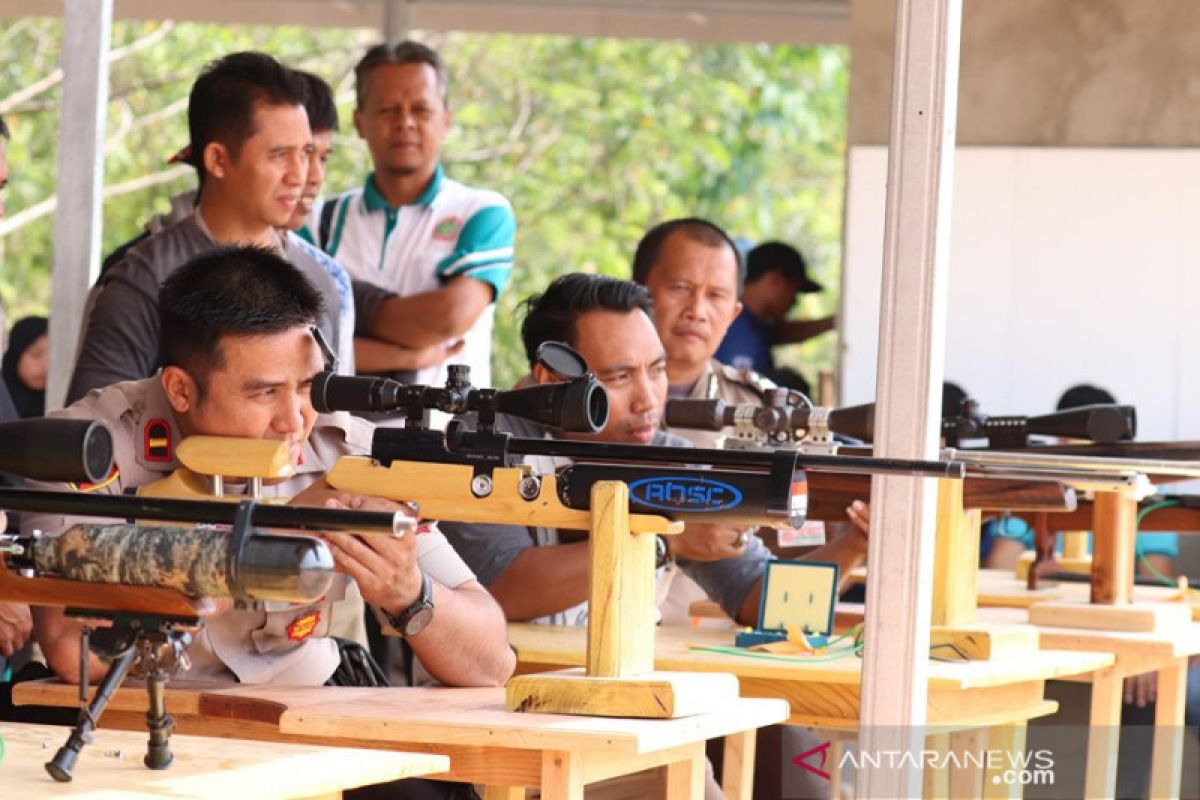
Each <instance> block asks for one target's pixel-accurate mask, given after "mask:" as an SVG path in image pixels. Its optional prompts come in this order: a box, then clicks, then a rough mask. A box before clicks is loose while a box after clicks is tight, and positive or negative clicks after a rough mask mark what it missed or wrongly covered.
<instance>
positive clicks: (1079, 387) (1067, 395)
mask: <svg viewBox="0 0 1200 800" xmlns="http://www.w3.org/2000/svg"><path fill="white" fill-rule="evenodd" d="M1116 402H1117V398H1115V397H1113V395H1112V392H1110V391H1108V390H1107V389H1102V388H1100V387H1099V386H1093V385H1092V384H1090V383H1080V384H1076V385H1075V386H1072V387H1071V388H1069V389H1067V390H1066V391H1065V392H1063V394H1062V397H1060V398H1058V403H1057V404H1055V406H1054V410H1055V411H1066V410H1067V409H1068V408H1080V407H1082V406H1094V405H1101V404H1103V405H1112V404H1114V403H1116Z"/></svg>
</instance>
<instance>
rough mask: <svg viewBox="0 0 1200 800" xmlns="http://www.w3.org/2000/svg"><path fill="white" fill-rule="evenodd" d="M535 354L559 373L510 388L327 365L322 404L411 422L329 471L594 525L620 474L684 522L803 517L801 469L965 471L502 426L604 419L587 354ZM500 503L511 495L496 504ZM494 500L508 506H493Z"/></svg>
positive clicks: (643, 504)
mask: <svg viewBox="0 0 1200 800" xmlns="http://www.w3.org/2000/svg"><path fill="white" fill-rule="evenodd" d="M538 357H539V359H540V360H541V361H542V363H543V364H545V365H547V369H549V370H550V371H551V372H552V373H554V374H555V375H556V376H557V377H560V378H562V379H563V380H562V382H559V383H551V384H544V385H539V386H531V387H528V388H522V389H514V390H511V391H500V390H496V389H476V388H474V387H472V386H471V385H470V381H469V371H468V368H466V367H463V366H459V365H454V366H452V367H451V369H450V376H449V378H448V379H447V382H446V386H445V387H444V388H433V387H427V386H404V385H402V384H399V383H396V382H395V381H391V380H388V379H386V378H352V377H343V376H338V375H335V374H333V373H329V372H325V373H321V374H320V375H318V376H317V378H316V379H315V380H314V381H313V388H312V398H313V405H314V407H315V408H316V409H317V410H318V411H322V412H329V411H339V410H340V411H352V412H368V411H370V412H390V413H397V412H399V413H400V414H402V415H403V416H404V418H405V425H404V427H403V428H377V429H376V431H375V435H374V440H373V442H372V447H371V457H370V458H362V457H359V458H353V457H352V458H343V459H341V460H340V461H339V462H338V464H337V465H336V466H335V467H334V469H333V470H332V471H331V472H330V474H329V482H330V484H331V485H332V486H334V487H335V488H339V489H346V490H350V491H356V492H361V493H364V494H373V495H382V496H385V497H390V498H391V499H394V500H412V501H417V503H418V505H419V506H420V508H421V513H422V515H423V516H426V517H430V518H434V519H446V520H456V521H463V522H497V523H499V522H507V523H510V524H528V525H541V526H546V527H563V528H580V527H583V528H586V527H587V525H586V524H582V525H581V524H580V523H586V519H587V517H586V513H587V512H588V511H589V510H590V497H591V489H592V487H593V486H594V485H595V484H596V483H598V482H600V481H610V480H619V481H623V482H625V483H626V484H628V486H629V498H630V500H629V511H630V512H631V513H633V514H650V515H661V516H666V517H667V518H669V519H671V520H676V521H681V522H689V521H698V522H716V523H723V524H734V525H767V526H776V527H796V526H798V525H800V524H802V523H803V521H804V518H805V514H806V512H807V491H806V482H805V476H806V473H849V474H855V473H868V474H870V473H884V474H918V475H932V476H937V477H961V476H962V473H963V469H962V466H961V465H960V464H957V463H955V462H928V461H912V460H904V459H883V458H873V457H869V456H838V455H821V454H811V455H810V454H805V453H800V452H797V451H793V450H775V451H770V452H764V451H757V450H744V451H734V450H722V449H703V448H682V447H667V446H652V445H637V444H614V443H609V442H600V441H588V440H581V439H565V438H560V439H534V438H520V437H516V436H513V435H511V434H509V433H507V432H504V431H501V430H498V429H497V415H498V414H508V415H511V416H516V417H523V418H525V419H529V420H533V421H536V422H539V423H542V424H544V425H547V426H549V427H551V428H553V429H556V430H558V431H561V432H564V433H583V434H591V433H597V432H599V431H601V430H603V429H604V427H605V425H606V424H607V421H608V400H607V394H606V393H605V391H604V388H603V386H602V385H601V384H600V383H599V382H598V381H597V380H596V378H595V377H594V376H593V375H592V374H591V373H590V372H588V371H587V364H586V362H584V361H583V359H582V358H581V357H580V356H579V355H578V354H576V353H575V352H574V351H573V350H571V349H570V348H568V347H566V346H565V345H560V344H557V343H547V344H545V345H543V346H542V349H541V350H540V351H539V354H538ZM430 410H439V411H443V412H447V413H450V414H461V413H463V412H474V414H475V416H476V419H475V425H474V428H473V429H472V428H471V427H470V426H468V425H467V424H466V423H465V422H464V421H463V420H461V419H456V420H452V421H451V422H450V424H449V426H448V427H447V429H446V431H445V432H442V431H437V430H430V429H429V428H428V426H427V424H426V422H425V417H426V414H427V412H428V411H430ZM524 456H550V457H560V458H566V459H572V460H573V462H574V463H572V464H571V465H570V466H566V467H564V468H562V469H560V470H559V471H558V472H557V474H556V475H538V474H535V473H534V472H533V471H532V470H531V469H530V468H529V467H527V466H525V465H523V463H522V458H523V457H524ZM432 465H445V466H448V467H453V469H452V470H449V471H446V470H444V469H443V470H438V469H436V468H434V467H433V466H432ZM697 465H700V466H697ZM435 474H436V475H438V476H442V477H445V478H448V479H449V480H450V481H452V482H455V483H458V484H460V486H459V487H458V488H457V490H455V489H453V488H452V489H450V490H449V491H446V492H442V493H441V494H440V496H439V492H438V491H437V489H436V487H434V486H433V485H432V484H433V481H432V480H431V479H432V477H433V476H434V475H435ZM501 483H503V491H499V490H500V489H501V487H500V484H501ZM468 486H469V490H468ZM494 493H498V494H501V495H504V496H503V497H502V499H501V500H500V501H498V502H497V503H495V504H493V506H494V507H492V508H487V507H485V504H482V503H472V502H470V500H471V499H472V498H474V499H477V500H484V499H487V498H491V497H493V495H494ZM464 501H465V502H464ZM501 503H502V504H503V505H504V508H503V509H500V508H499V507H498V506H499V505H500V504H501ZM497 512H499V513H500V516H501V517H503V518H497V516H496V515H497Z"/></svg>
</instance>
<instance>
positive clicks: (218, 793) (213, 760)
mask: <svg viewBox="0 0 1200 800" xmlns="http://www.w3.org/2000/svg"><path fill="white" fill-rule="evenodd" d="M68 732H69V729H68V728H65V727H59V726H52V725H29V724H23V723H16V722H0V739H3V742H4V757H3V759H2V760H0V794H2V795H3V797H4V798H5V800H34V798H37V800H41V798H57V797H71V798H93V800H110V799H113V800H115V798H148V797H169V798H213V799H214V800H225V798H230V797H247V796H249V793H251V792H252V793H253V795H254V797H255V798H264V800H285V798H309V797H319V796H322V795H330V794H335V793H338V792H341V791H342V790H344V789H351V788H355V787H358V786H366V785H369V784H373V783H382V782H385V781H393V780H397V779H399V778H410V777H415V776H418V775H428V774H431V773H437V772H445V771H446V770H447V769H448V768H449V764H450V759H448V758H447V757H446V756H442V755H430V754H425V753H402V752H396V751H385V750H357V749H351V748H341V747H315V746H311V745H301V744H279V743H276V742H254V741H241V740H229V739H212V738H206V737H200V736H172V737H171V752H172V753H174V754H175V762H174V763H173V764H172V765H171V766H170V768H168V769H166V770H151V769H147V768H146V767H145V766H144V765H143V764H142V757H143V756H144V755H145V753H146V734H145V733H137V732H132V731H114V730H99V731H96V732H95V733H94V734H93V735H94V737H95V740H94V741H93V742H92V744H90V745H88V746H87V747H85V748H84V749H83V752H82V753H81V754H80V756H79V761H78V762H77V764H76V766H75V770H74V775H75V779H74V780H73V781H71V782H70V783H56V782H55V781H54V780H52V779H51V778H50V776H49V775H48V774H46V770H45V767H44V766H43V764H44V763H45V762H46V761H47V760H49V759H50V758H51V757H52V756H53V755H54V753H55V752H56V751H57V750H58V748H59V747H60V746H62V744H63V742H65V741H66V739H67V735H68Z"/></svg>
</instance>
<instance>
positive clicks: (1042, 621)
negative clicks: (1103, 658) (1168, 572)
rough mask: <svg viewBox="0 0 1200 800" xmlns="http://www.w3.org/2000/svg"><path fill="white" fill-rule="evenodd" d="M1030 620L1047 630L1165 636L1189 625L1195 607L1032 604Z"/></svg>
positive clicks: (1070, 603) (1064, 603)
mask: <svg viewBox="0 0 1200 800" xmlns="http://www.w3.org/2000/svg"><path fill="white" fill-rule="evenodd" d="M1029 621H1030V622H1031V623H1032V624H1034V625H1042V626H1045V627H1048V628H1085V629H1087V630H1093V631H1124V632H1127V633H1166V632H1168V631H1171V630H1174V629H1176V628H1183V627H1187V626H1188V625H1190V624H1191V622H1192V608H1191V606H1190V605H1188V604H1187V603H1128V604H1123V605H1112V606H1110V605H1097V604H1094V603H1085V602H1082V601H1080V602H1071V601H1069V600H1058V601H1046V602H1042V603H1034V604H1033V605H1031V606H1030V607H1029Z"/></svg>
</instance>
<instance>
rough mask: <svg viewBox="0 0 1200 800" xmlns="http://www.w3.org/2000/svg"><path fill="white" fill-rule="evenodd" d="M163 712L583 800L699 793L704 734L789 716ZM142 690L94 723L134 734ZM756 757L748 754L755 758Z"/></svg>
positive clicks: (260, 705)
mask: <svg viewBox="0 0 1200 800" xmlns="http://www.w3.org/2000/svg"><path fill="white" fill-rule="evenodd" d="M77 692H78V690H77V689H76V688H75V687H72V686H67V685H65V684H61V683H57V682H41V681H38V682H32V683H22V684H18V686H17V687H16V690H15V692H14V698H13V700H14V702H15V703H17V704H19V705H30V704H40V705H56V706H67V705H74V704H76V702H77ZM167 708H168V710H169V711H170V713H171V714H172V715H173V716H174V717H175V719H176V722H177V727H176V730H178V731H180V732H183V733H192V734H200V735H206V736H229V737H238V738H248V739H259V740H270V741H286V742H304V743H310V744H321V745H337V746H345V747H368V748H384V749H398V750H406V751H416V752H431V753H444V754H446V755H448V756H449V757H450V769H449V770H448V771H446V772H444V773H440V774H438V775H436V776H433V777H437V778H441V779H445V780H460V781H469V782H471V783H482V784H486V785H487V786H488V787H489V788H488V794H487V797H488V800H494V799H496V798H503V799H504V800H513V798H523V797H524V787H537V788H540V789H541V792H542V797H543V798H545V800H582V797H583V787H584V786H585V785H586V784H588V783H592V782H594V781H599V780H604V779H607V778H611V777H616V776H620V775H628V774H631V773H634V772H640V771H642V770H644V769H650V768H653V767H659V766H666V767H667V787H668V791H667V796H668V798H670V800H685V798H687V799H688V800H691V799H693V798H701V797H703V786H704V742H705V741H706V740H708V739H712V738H718V737H722V736H730V735H732V736H735V737H737V738H739V739H740V740H742V741H743V742H747V744H746V745H745V746H746V747H747V748H748V749H749V751H750V752H751V754H752V753H753V741H754V739H753V732H754V731H755V730H756V729H757V728H760V727H763V726H766V725H774V724H777V723H779V722H782V721H783V720H785V719H787V717H788V709H787V705H786V704H785V703H784V702H783V701H781V700H764V699H746V698H740V699H737V700H735V701H734V702H733V703H731V704H730V705H729V707H727V708H725V709H722V710H721V711H719V712H715V713H711V714H697V715H694V716H690V717H681V718H679V719H663V720H650V719H610V718H602V717H581V716H565V715H557V714H536V713H511V712H508V711H505V710H504V690H503V689H499V688H497V689H444V688H413V689H408V688H404V689H400V688H394V689H353V688H333V687H264V686H238V687H227V688H215V687H203V686H195V685H193V686H192V687H190V688H189V686H188V685H187V684H178V685H176V686H173V687H170V688H168V691H167ZM145 712H146V693H145V691H144V690H143V689H142V688H141V687H139V686H127V687H124V688H122V689H120V690H119V691H118V692H117V693H116V694H115V695H114V697H113V699H112V701H111V703H110V704H109V707H108V710H107V711H106V712H105V714H104V716H103V717H102V718H101V720H100V722H101V725H103V726H106V727H120V728H124V729H127V730H140V729H141V728H142V726H143V724H144V714H145ZM752 760H753V757H752V755H751V761H752Z"/></svg>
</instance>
